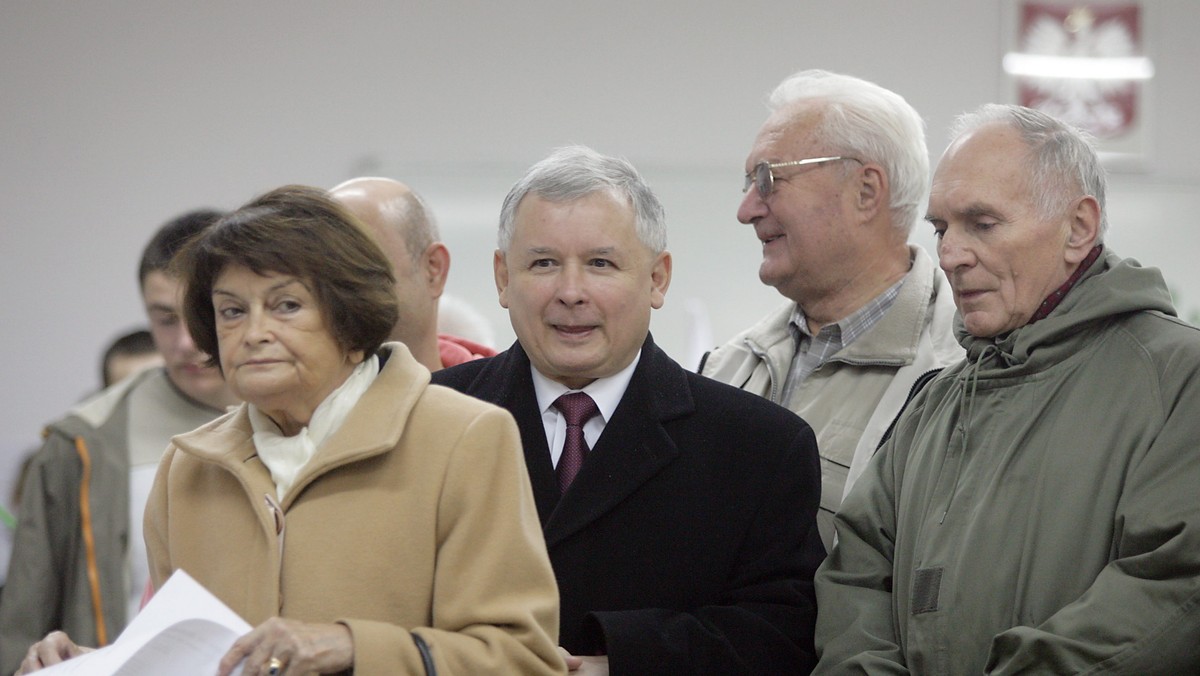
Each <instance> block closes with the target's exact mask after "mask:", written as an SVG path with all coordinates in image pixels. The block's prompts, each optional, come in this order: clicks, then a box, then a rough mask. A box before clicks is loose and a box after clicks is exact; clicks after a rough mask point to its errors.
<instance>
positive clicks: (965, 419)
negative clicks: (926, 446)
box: [938, 343, 1011, 525]
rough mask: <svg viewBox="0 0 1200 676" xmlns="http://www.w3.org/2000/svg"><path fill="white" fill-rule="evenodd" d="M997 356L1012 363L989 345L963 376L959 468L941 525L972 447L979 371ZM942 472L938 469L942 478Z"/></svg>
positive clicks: (947, 455)
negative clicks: (969, 449) (972, 426)
mask: <svg viewBox="0 0 1200 676" xmlns="http://www.w3.org/2000/svg"><path fill="white" fill-rule="evenodd" d="M992 356H997V357H1001V358H1004V361H1005V362H1011V358H1009V355H1007V354H1006V353H1005V352H1004V351H1003V350H1001V349H1000V348H999V347H997V346H996V345H995V343H988V344H987V345H985V346H984V347H983V349H981V350H980V351H979V354H978V355H976V356H975V359H974V361H972V362H970V364H969V366H968V368H967V371H966V372H965V373H964V374H963V376H962V378H963V385H962V388H963V394H962V397H960V398H959V400H958V422H956V423H955V426H956V427H957V428H958V436H959V439H960V440H961V441H960V442H959V451H958V466H957V467H955V468H954V484H953V485H952V486H951V487H950V496H949V497H948V498H947V499H946V507H945V509H943V510H942V516H941V518H939V519H938V524H939V525H941V524H943V523H945V521H946V515H947V514H949V513H950V505H951V504H952V503H953V502H954V496H955V494H956V493H958V480H959V478H960V477H961V476H962V467H963V460H964V459H965V456H966V454H967V448H968V446H969V445H970V439H971V416H972V415H973V414H974V413H975V392H976V390H977V389H978V388H979V369H980V366H982V364H983V362H984V360H986V359H988V358H990V357H992ZM949 455H950V453H946V454H945V455H944V456H942V464H943V465H945V463H946V459H947V458H948V457H949ZM941 473H942V471H941V468H939V469H938V475H939V478H940V475H941Z"/></svg>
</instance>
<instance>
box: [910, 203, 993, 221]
mask: <svg viewBox="0 0 1200 676" xmlns="http://www.w3.org/2000/svg"><path fill="white" fill-rule="evenodd" d="M950 215H951V216H958V217H960V218H965V219H968V220H969V219H973V218H979V217H980V216H991V217H992V218H997V219H1000V220H1004V217H1003V216H1001V214H1000V210H999V209H996V208H995V207H993V206H991V205H989V204H985V203H983V202H972V203H971V204H968V205H967V206H966V207H964V208H962V209H952V210H950ZM925 220H927V221H944V220H946V219H945V218H942V217H941V216H939V215H938V214H937V213H934V212H933V211H930V212H928V213H926V214H925Z"/></svg>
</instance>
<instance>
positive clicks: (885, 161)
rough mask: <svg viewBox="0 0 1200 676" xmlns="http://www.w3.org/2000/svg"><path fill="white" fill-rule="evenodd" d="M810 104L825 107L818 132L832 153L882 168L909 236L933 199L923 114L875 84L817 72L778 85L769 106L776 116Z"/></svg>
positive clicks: (898, 218) (895, 211) (897, 216)
mask: <svg viewBox="0 0 1200 676" xmlns="http://www.w3.org/2000/svg"><path fill="white" fill-rule="evenodd" d="M810 102H811V103H818V104H822V106H823V110H824V115H823V117H822V118H821V122H820V126H819V127H818V128H817V129H816V130H815V134H816V136H817V137H818V138H820V139H822V140H823V141H825V142H827V143H828V144H829V145H830V146H831V147H830V151H831V152H834V153H838V154H841V155H846V156H853V157H854V158H855V159H858V160H862V161H863V162H878V163H879V164H881V165H883V169H884V171H885V172H887V179H888V185H889V186H890V187H891V204H889V205H888V206H889V208H890V209H891V211H892V213H893V214H894V215H895V221H896V223H895V225H896V227H898V228H901V229H903V230H904V231H905V232H910V231H911V230H912V228H913V226H914V225H915V224H916V223H917V221H919V220H921V219H922V218H923V217H924V215H925V203H926V200H928V198H929V150H928V148H926V146H925V121H924V120H922V119H921V116H920V114H918V113H917V111H916V110H915V109H914V108H913V107H912V106H910V105H909V104H908V102H907V101H905V100H904V97H902V96H900V95H899V94H897V93H895V92H893V91H890V90H887V89H884V88H883V87H880V86H879V85H877V84H875V83H873V82H868V81H866V80H861V79H859V78H856V77H852V76H849V75H840V74H838V73H831V72H829V71H825V70H815V69H814V70H802V71H800V72H798V73H796V74H794V75H792V76H791V77H789V78H787V79H786V80H784V81H783V82H781V83H779V86H778V87H776V88H775V91H773V92H771V95H770V97H768V99H767V108H769V109H770V110H771V112H777V111H779V110H780V109H783V108H787V107H789V106H792V105H795V104H797V103H810ZM781 159H789V160H791V159H801V158H791V157H789V158H781Z"/></svg>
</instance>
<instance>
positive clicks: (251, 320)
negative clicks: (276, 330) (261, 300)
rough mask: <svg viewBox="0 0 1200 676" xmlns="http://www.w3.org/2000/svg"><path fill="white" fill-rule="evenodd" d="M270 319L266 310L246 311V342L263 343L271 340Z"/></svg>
mask: <svg viewBox="0 0 1200 676" xmlns="http://www.w3.org/2000/svg"><path fill="white" fill-rule="evenodd" d="M270 337H271V327H270V320H269V318H268V317H267V313H266V312H262V311H260V310H257V309H251V310H250V311H248V312H247V313H246V342H247V343H262V342H266V341H268V340H270Z"/></svg>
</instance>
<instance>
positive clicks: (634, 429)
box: [529, 336, 694, 547]
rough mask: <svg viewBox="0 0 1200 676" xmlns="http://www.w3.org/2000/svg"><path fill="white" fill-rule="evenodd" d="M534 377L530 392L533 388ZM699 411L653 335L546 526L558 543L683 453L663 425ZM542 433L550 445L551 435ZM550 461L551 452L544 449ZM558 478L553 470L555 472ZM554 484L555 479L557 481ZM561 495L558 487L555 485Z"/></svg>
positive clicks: (682, 377) (550, 541) (682, 376)
mask: <svg viewBox="0 0 1200 676" xmlns="http://www.w3.org/2000/svg"><path fill="white" fill-rule="evenodd" d="M532 389H533V387H532V379H531V382H530V386H529V390H530V392H532ZM693 409H694V405H693V402H692V397H691V391H690V389H689V388H688V386H687V378H686V375H685V373H684V371H683V369H682V368H681V367H680V366H679V365H678V364H676V363H675V362H673V361H671V359H670V358H669V357H667V356H666V354H665V353H663V352H662V351H661V350H659V349H658V348H657V347H656V346H655V345H654V342H653V340H652V339H651V338H650V337H649V336H647V338H646V342H645V343H644V344H643V346H642V357H641V360H640V361H639V362H638V366H637V368H636V369H635V370H634V373H633V377H632V378H631V379H630V381H629V387H628V388H627V389H626V390H625V395H624V396H623V397H622V398H621V403H620V404H619V405H618V406H617V409H616V411H615V412H614V413H613V417H612V420H610V421H609V422H608V424H607V425H605V427H604V433H603V434H601V435H600V438H599V439H598V440H597V442H596V447H595V448H593V449H592V451H591V453H590V454H589V455H588V458H587V461H586V462H584V464H583V468H582V469H581V470H580V471H579V475H578V476H577V477H576V478H575V482H574V483H573V484H572V485H571V488H570V489H569V490H568V491H567V493H566V494H565V495H563V496H562V499H561V500H560V501H559V502H558V506H557V508H556V509H555V510H554V511H553V513H552V514H551V515H550V519H549V521H545V520H543V524H544V526H545V536H546V546H547V547H553V546H554V545H555V544H556V543H558V542H561V541H562V540H564V539H565V538H567V537H568V536H570V535H571V534H572V533H575V532H577V531H579V530H580V529H582V528H584V527H586V526H587V525H588V524H589V523H591V522H593V521H595V520H596V519H599V518H600V517H601V516H603V515H604V514H605V513H607V512H609V511H611V510H612V509H614V508H616V507H617V506H619V505H620V504H621V503H622V502H623V501H624V500H625V499H626V498H628V497H629V496H630V495H631V494H632V493H633V492H634V491H636V490H637V489H638V488H639V487H641V486H642V485H643V484H645V483H646V482H647V481H649V480H650V479H651V478H652V477H654V476H655V475H656V474H658V473H659V472H660V471H662V469H663V468H664V467H666V466H667V465H669V464H670V463H671V462H672V461H673V460H675V458H676V457H678V455H679V453H680V449H679V448H678V447H677V446H676V445H675V442H674V440H673V439H672V438H671V436H670V435H669V434H668V432H667V430H666V428H665V427H664V426H663V423H664V422H665V421H667V420H670V419H672V418H675V417H679V416H681V415H686V414H687V413H689V412H691V411H692V410H693ZM538 423H539V433H540V435H541V438H542V446H543V447H545V433H544V431H542V430H541V426H540V420H539V421H538ZM543 456H544V457H545V458H546V460H545V461H546V463H547V465H549V451H543ZM550 477H551V480H553V470H551V472H550ZM551 483H552V484H553V481H551ZM554 491H555V493H557V488H555V489H554Z"/></svg>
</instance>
